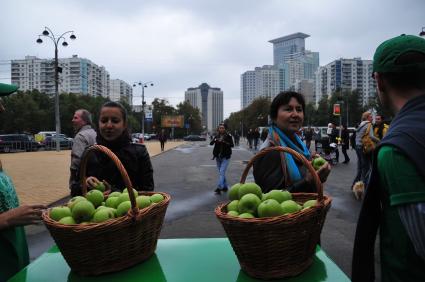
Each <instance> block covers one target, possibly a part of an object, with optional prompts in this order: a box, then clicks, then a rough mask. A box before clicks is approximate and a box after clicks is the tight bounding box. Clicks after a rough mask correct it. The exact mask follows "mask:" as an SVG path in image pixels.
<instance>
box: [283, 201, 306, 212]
mask: <svg viewBox="0 0 425 282" xmlns="http://www.w3.org/2000/svg"><path fill="white" fill-rule="evenodd" d="M280 205H281V206H282V209H283V214H287V213H293V212H297V211H299V210H301V206H300V205H298V204H297V203H296V202H294V201H293V200H288V201H285V202H283V203H282V204H280Z"/></svg>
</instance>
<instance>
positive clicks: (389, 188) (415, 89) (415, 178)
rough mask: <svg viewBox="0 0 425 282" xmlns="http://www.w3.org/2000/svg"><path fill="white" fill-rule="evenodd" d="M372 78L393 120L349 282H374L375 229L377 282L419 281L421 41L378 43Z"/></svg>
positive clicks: (424, 205)
mask: <svg viewBox="0 0 425 282" xmlns="http://www.w3.org/2000/svg"><path fill="white" fill-rule="evenodd" d="M373 77H374V78H375V81H376V83H377V92H378V96H379V99H380V101H381V103H382V105H383V107H385V108H387V109H390V110H391V111H392V112H393V113H394V114H395V118H394V119H393V122H392V123H391V126H390V129H389V130H388V133H387V135H385V137H384V138H383V139H382V141H381V142H380V144H379V145H378V146H377V148H376V149H375V152H374V160H373V165H372V173H371V177H370V180H369V185H368V187H367V189H366V194H365V199H364V201H363V205H362V209H361V211H360V215H359V220H358V224H357V230H356V238H355V242H354V253H353V264H352V277H351V278H352V281H362V282H365V281H374V279H375V275H374V252H373V251H374V246H375V237H376V234H377V230H378V227H379V230H380V253H381V270H382V271H381V276H382V281H409V282H414V281H425V39H423V38H420V37H417V36H412V35H401V36H397V37H395V38H392V39H389V40H387V41H385V42H383V43H382V44H381V45H379V47H378V48H377V49H376V52H375V55H374V57H373Z"/></svg>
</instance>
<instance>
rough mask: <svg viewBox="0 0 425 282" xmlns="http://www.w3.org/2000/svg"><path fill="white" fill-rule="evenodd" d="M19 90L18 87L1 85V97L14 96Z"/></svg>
mask: <svg viewBox="0 0 425 282" xmlns="http://www.w3.org/2000/svg"><path fill="white" fill-rule="evenodd" d="M18 88H19V87H18V86H16V85H13V84H5V83H0V97H1V96H7V95H9V94H12V93H13V92H16V91H17V90H18Z"/></svg>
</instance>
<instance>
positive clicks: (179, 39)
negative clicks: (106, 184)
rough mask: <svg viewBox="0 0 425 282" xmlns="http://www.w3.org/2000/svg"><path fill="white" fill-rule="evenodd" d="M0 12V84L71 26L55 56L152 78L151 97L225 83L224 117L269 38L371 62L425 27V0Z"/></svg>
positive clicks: (221, 0) (111, 5) (245, 0)
mask: <svg viewBox="0 0 425 282" xmlns="http://www.w3.org/2000/svg"><path fill="white" fill-rule="evenodd" d="M0 10H1V19H0V35H1V39H0V82H10V64H9V65H8V64H7V63H8V62H9V63H10V60H12V59H23V58H24V57H25V56H26V55H33V56H37V57H39V58H51V57H53V56H54V47H53V43H52V42H49V41H47V40H44V43H43V44H37V43H36V42H35V40H36V39H37V35H39V34H40V33H41V32H42V31H43V29H44V26H48V27H50V28H51V29H52V30H53V31H54V32H55V34H61V33H63V32H65V31H68V30H74V31H75V35H76V36H77V40H75V41H72V42H69V43H70V44H69V46H68V47H67V48H63V47H61V48H60V50H59V57H60V58H63V57H70V56H71V55H73V54H78V56H79V57H83V58H87V59H90V60H91V61H92V62H94V63H96V64H98V65H103V66H105V68H106V69H107V70H108V71H109V73H110V75H111V78H120V79H123V80H124V81H126V82H128V83H131V84H132V83H133V82H135V81H143V82H147V81H153V82H154V84H155V86H154V87H152V88H147V89H146V91H145V95H146V98H147V101H148V102H151V101H152V100H153V98H154V97H161V98H167V99H168V100H169V102H170V103H171V104H173V105H176V104H177V103H179V102H181V101H183V100H184V91H185V90H186V89H187V88H189V87H196V86H198V85H200V84H201V83H203V82H206V83H208V84H209V85H210V86H213V87H219V88H221V89H222V90H223V92H224V114H225V117H227V116H228V115H229V114H230V113H231V112H234V111H238V110H240V75H241V74H242V73H243V72H245V71H247V70H251V69H253V68H254V67H256V66H262V65H266V64H272V63H273V50H272V45H271V44H270V43H268V41H269V40H270V39H274V38H277V37H281V36H284V35H288V34H291V33H295V32H304V33H307V34H309V35H310V36H311V37H310V38H308V39H306V48H307V49H308V50H312V51H317V52H320V65H325V64H327V63H329V62H331V61H333V60H335V59H337V58H340V57H344V58H352V57H362V58H363V59H371V58H372V56H373V53H374V50H375V49H376V47H377V45H378V44H379V43H380V42H382V41H383V40H385V39H388V38H390V37H393V36H396V35H399V34H401V33H406V34H415V35H417V34H418V33H419V32H420V31H421V28H422V27H423V26H425V17H424V11H425V1H424V0H411V1H409V0H386V1H385V0H379V1H377V0H374V1H370V0H369V1H366V0H353V1H343V0H320V1H319V0H310V1H308V0H297V1H295V0H294V1H283V0H281V1H270V0H269V1H260V0H257V1H253V0H234V1H231V0H211V1H202V0H187V1H182V0H175V1H172V0H170V1H125V0H121V1H106V0H102V1H86V0H85V1H83V0H81V1H70V0H68V1H60V0H55V1H29V0H28V1H20V0H10V1H9V0H2V1H1V4H0ZM134 95H135V96H136V95H141V89H140V88H137V89H135V92H134ZM140 101H141V99H140V98H135V103H136V104H138V103H139V104H140Z"/></svg>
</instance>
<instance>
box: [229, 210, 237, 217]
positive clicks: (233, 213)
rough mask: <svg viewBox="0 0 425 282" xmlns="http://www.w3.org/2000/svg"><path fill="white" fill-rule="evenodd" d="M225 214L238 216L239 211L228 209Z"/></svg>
mask: <svg viewBox="0 0 425 282" xmlns="http://www.w3.org/2000/svg"><path fill="white" fill-rule="evenodd" d="M227 214H228V215H230V216H239V213H238V212H237V211H229V212H228V213H227Z"/></svg>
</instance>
